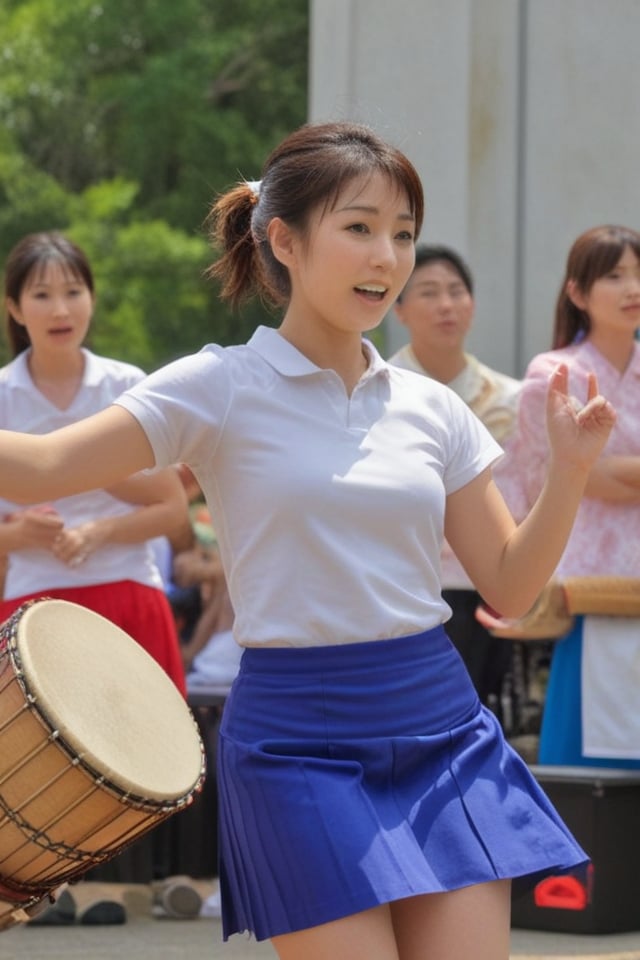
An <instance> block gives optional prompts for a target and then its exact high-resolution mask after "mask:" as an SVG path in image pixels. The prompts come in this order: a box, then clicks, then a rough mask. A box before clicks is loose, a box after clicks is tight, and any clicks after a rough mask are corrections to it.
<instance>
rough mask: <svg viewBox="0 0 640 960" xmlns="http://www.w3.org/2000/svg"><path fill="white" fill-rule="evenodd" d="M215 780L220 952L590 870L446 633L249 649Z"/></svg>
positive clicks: (226, 719) (223, 732)
mask: <svg viewBox="0 0 640 960" xmlns="http://www.w3.org/2000/svg"><path fill="white" fill-rule="evenodd" d="M217 773H218V789H219V825H220V885H221V893H222V919H223V934H224V938H225V940H226V939H228V938H229V936H230V935H231V934H233V933H236V932H245V931H249V932H251V933H252V934H253V935H254V936H255V937H256V939H258V940H264V939H266V938H270V937H273V936H278V935H281V934H284V933H289V932H292V931H296V930H301V929H305V928H307V927H312V926H316V925H318V924H322V923H327V922H329V921H331V920H336V919H338V918H340V917H344V916H347V915H349V914H352V913H357V912H359V911H361V910H366V909H369V908H371V907H374V906H376V905H378V904H381V903H386V902H390V901H393V900H397V899H401V898H404V897H412V896H415V895H417V894H426V893H440V892H443V891H448V890H455V889H458V888H460V887H465V886H468V885H470V884H477V883H483V882H486V881H491V880H496V879H504V878H514V879H520V880H524V881H528V882H529V883H532V882H535V881H537V880H538V879H540V878H541V877H543V876H545V875H547V874H551V873H553V874H555V873H561V872H564V871H566V870H569V869H572V868H573V867H576V866H578V865H579V864H584V863H586V862H587V860H588V858H587V855H586V854H585V852H584V851H583V850H582V849H581V848H580V846H579V845H578V844H577V843H576V841H575V840H574V838H573V837H572V835H571V833H570V831H569V830H568V828H567V827H566V825H565V824H564V823H563V821H562V820H561V818H560V817H559V815H558V814H557V812H556V811H555V809H554V807H553V806H552V804H551V803H550V801H549V800H548V798H547V797H546V795H545V794H544V792H543V790H542V789H541V787H540V786H539V784H538V783H537V781H536V780H535V779H534V778H533V776H532V775H531V773H530V772H529V770H528V768H527V766H526V764H525V763H524V762H523V761H522V760H521V758H520V757H519V756H518V755H517V754H516V753H515V752H514V751H513V750H512V749H511V747H510V746H509V745H508V744H507V743H506V741H505V739H504V737H503V734H502V730H501V728H500V725H499V723H498V721H497V719H496V718H495V716H494V715H493V714H492V713H491V712H490V711H488V710H487V709H486V708H484V707H483V706H481V704H480V702H479V700H478V697H477V695H476V693H475V690H474V687H473V685H472V683H471V680H470V678H469V675H468V673H467V670H466V668H465V666H464V664H463V662H462V660H461V659H460V656H459V655H458V653H457V651H456V650H455V648H454V647H453V645H452V643H451V641H450V640H449V638H448V637H447V635H446V632H445V630H444V629H443V628H442V627H438V628H436V629H433V630H429V631H426V632H425V633H422V634H417V635H413V636H409V637H402V638H399V639H392V640H381V641H375V642H366V643H353V644H346V645H335V646H328V647H326V646H324V647H305V648H292V647H286V648H281V647H278V648H274V647H268V648H248V649H246V650H245V651H244V653H243V655H242V661H241V666H240V671H239V673H238V676H237V678H236V680H235V682H234V684H233V687H232V690H231V693H230V696H229V698H228V700H227V703H226V706H225V710H224V714H223V717H222V722H221V729H220V743H219V750H218V771H217Z"/></svg>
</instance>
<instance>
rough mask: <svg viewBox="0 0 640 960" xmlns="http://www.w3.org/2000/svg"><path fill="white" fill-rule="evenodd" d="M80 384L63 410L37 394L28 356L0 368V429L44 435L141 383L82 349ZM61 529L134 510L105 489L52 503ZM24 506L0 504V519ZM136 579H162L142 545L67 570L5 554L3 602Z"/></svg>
mask: <svg viewBox="0 0 640 960" xmlns="http://www.w3.org/2000/svg"><path fill="white" fill-rule="evenodd" d="M83 354H84V358H85V367H84V374H83V377H82V383H81V385H80V388H79V389H78V392H77V394H76V396H75V397H74V399H73V402H72V403H71V405H70V406H69V407H67V409H66V410H60V409H58V407H56V406H54V404H52V403H51V401H50V400H48V399H47V397H45V396H44V394H42V393H41V392H40V391H39V390H37V389H36V388H35V386H34V384H33V380H32V379H31V375H30V374H29V368H28V365H27V357H28V351H25V352H24V353H21V354H19V355H18V356H17V357H16V358H15V359H14V360H12V361H11V363H9V364H7V366H5V367H2V369H0V428H2V429H3V430H17V431H20V432H22V433H33V434H41V433H49V432H50V431H51V430H56V429H58V428H59V427H64V426H67V425H68V424H70V423H74V422H75V421H76V420H81V419H83V418H84V417H88V416H91V415H92V414H94V413H97V412H98V411H99V410H103V409H104V408H105V407H108V406H109V405H110V404H111V403H112V402H113V401H114V400H115V399H116V397H118V396H119V395H120V394H121V393H122V391H123V390H126V389H127V388H128V387H130V386H131V385H132V384H134V383H137V382H138V381H140V380H142V379H143V378H144V372H143V371H142V370H140V369H139V368H138V367H135V366H133V365H132V364H129V363H124V362H122V361H119V360H112V359H110V358H109V357H100V356H97V355H96V354H94V353H92V352H91V351H89V350H86V349H85V350H83ZM52 505H53V506H54V507H55V509H56V510H57V511H58V513H59V514H60V515H61V517H62V518H63V520H64V523H65V526H67V527H76V526H79V525H80V524H81V523H85V522H86V521H89V520H95V519H96V518H97V517H114V516H120V515H122V514H124V513H128V512H130V511H132V510H135V509H137V508H136V507H134V506H132V505H131V504H127V503H124V502H123V501H122V500H117V499H116V498H115V497H112V496H110V495H109V494H108V493H106V492H105V491H104V490H94V491H91V492H89V493H82V494H78V495H77V496H73V497H64V498H63V499H61V500H56V501H53V502H52ZM23 509H24V505H22V504H21V505H18V504H15V503H11V502H10V501H8V500H2V499H0V514H6V513H12V512H13V511H14V510H23ZM117 580H135V581H137V582H139V583H144V584H147V585H149V586H153V587H160V588H161V587H162V578H161V576H160V572H159V570H158V568H157V565H156V563H155V560H154V555H153V552H152V550H151V548H150V547H149V546H148V544H146V543H137V544H107V545H105V546H104V547H101V548H100V549H99V550H97V551H96V552H95V553H93V554H92V555H91V556H90V557H89V558H88V559H87V560H86V561H85V563H83V564H81V565H80V566H78V567H69V566H68V565H67V564H65V563H62V562H61V561H60V560H58V559H57V558H56V557H55V556H54V555H53V554H52V553H51V551H49V550H43V549H35V548H34V549H29V550H17V551H16V552H15V553H12V554H10V557H9V570H8V573H7V580H6V584H5V591H4V596H5V599H7V600H12V599H14V598H15V597H22V596H25V595H27V594H30V593H36V592H38V593H39V592H44V591H46V590H51V589H53V588H54V587H59V588H63V587H77V586H89V585H93V584H100V583H112V582H114V581H117Z"/></svg>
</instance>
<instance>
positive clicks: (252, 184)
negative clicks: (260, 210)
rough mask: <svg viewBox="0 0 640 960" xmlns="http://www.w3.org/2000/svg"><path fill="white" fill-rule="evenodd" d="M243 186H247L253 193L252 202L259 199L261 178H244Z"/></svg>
mask: <svg viewBox="0 0 640 960" xmlns="http://www.w3.org/2000/svg"><path fill="white" fill-rule="evenodd" d="M245 186H247V187H249V190H251V193H252V194H253V202H254V203H257V202H258V200H259V199H260V187H261V186H262V180H245Z"/></svg>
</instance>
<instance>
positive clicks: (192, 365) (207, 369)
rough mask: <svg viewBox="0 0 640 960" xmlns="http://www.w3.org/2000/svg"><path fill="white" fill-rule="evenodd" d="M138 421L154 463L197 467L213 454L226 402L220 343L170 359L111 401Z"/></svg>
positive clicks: (162, 465) (223, 418)
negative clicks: (185, 355)
mask: <svg viewBox="0 0 640 960" xmlns="http://www.w3.org/2000/svg"><path fill="white" fill-rule="evenodd" d="M115 402H116V403H117V404H118V405H119V406H122V407H124V408H125V409H126V410H128V411H129V413H131V414H132V415H133V416H134V417H135V418H136V420H138V422H139V423H140V425H141V427H142V429H143V430H144V431H145V433H146V435H147V438H148V440H149V443H150V444H151V447H152V449H153V452H154V455H155V461H156V466H159V467H164V466H168V465H169V464H172V463H187V464H189V465H190V466H193V467H198V466H200V465H202V464H203V463H204V462H205V461H208V460H209V459H210V458H211V457H212V456H213V455H214V454H215V450H216V447H217V444H218V441H219V438H220V434H221V431H222V429H223V427H224V422H225V419H226V417H227V414H228V410H229V404H230V390H229V377H228V373H227V371H226V367H225V363H224V350H223V348H220V347H216V346H213V345H209V346H208V347H204V348H203V349H202V350H201V351H200V352H199V353H197V354H193V355H191V356H188V357H183V358H181V359H179V360H175V361H174V362H173V363H170V364H168V365H167V366H165V367H162V368H161V369H160V370H157V371H156V372H155V373H152V374H150V375H149V376H148V377H145V379H144V380H142V381H141V382H140V383H139V384H136V385H135V386H134V387H132V388H131V389H129V390H127V391H126V392H125V393H123V394H122V396H120V397H118V399H117V400H116V401H115Z"/></svg>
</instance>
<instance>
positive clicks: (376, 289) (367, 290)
mask: <svg viewBox="0 0 640 960" xmlns="http://www.w3.org/2000/svg"><path fill="white" fill-rule="evenodd" d="M355 289H356V292H357V293H360V294H362V296H364V297H366V298H367V299H368V300H374V301H376V302H377V301H380V300H382V299H383V298H384V296H385V294H386V292H387V288H386V287H383V286H381V285H380V284H377V283H375V284H374V283H367V284H363V285H362V286H360V287H356V288H355Z"/></svg>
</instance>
